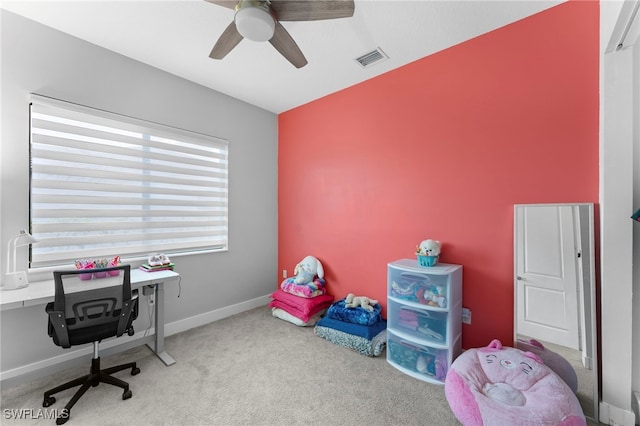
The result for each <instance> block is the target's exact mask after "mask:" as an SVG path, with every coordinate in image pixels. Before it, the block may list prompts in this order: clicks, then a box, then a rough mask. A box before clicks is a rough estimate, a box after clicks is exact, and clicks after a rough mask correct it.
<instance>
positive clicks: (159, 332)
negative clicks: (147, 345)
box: [151, 282, 176, 366]
mask: <svg viewBox="0 0 640 426" xmlns="http://www.w3.org/2000/svg"><path fill="white" fill-rule="evenodd" d="M155 287H156V303H155V305H156V315H155V317H156V324H155V325H156V338H155V349H154V348H151V349H152V350H153V352H155V354H156V355H157V356H158V358H160V360H161V361H162V362H164V364H165V365H167V366H169V365H173V364H175V363H176V360H174V359H173V358H172V357H171V355H169V354H168V353H167V352H166V351H165V350H164V283H161V282H160V283H157V284H156V285H155Z"/></svg>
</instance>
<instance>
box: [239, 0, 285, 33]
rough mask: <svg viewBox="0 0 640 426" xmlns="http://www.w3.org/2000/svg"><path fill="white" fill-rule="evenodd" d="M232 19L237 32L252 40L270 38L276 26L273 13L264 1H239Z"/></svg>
mask: <svg viewBox="0 0 640 426" xmlns="http://www.w3.org/2000/svg"><path fill="white" fill-rule="evenodd" d="M234 20H235V23H236V28H237V29H238V32H239V33H240V34H241V35H242V36H243V37H244V38H248V39H249V40H253V41H268V40H271V38H272V37H273V34H274V31H275V28H276V18H275V15H274V14H273V12H272V11H271V8H270V7H269V4H268V2H266V1H244V0H243V1H239V2H238V5H237V6H236V14H235V18H234Z"/></svg>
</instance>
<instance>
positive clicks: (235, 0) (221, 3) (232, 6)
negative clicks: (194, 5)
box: [206, 0, 238, 9]
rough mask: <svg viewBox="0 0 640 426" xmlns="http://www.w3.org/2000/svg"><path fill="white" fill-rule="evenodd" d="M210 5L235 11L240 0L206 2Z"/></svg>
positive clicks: (211, 0) (209, 0) (210, 0)
mask: <svg viewBox="0 0 640 426" xmlns="http://www.w3.org/2000/svg"><path fill="white" fill-rule="evenodd" d="M206 1H208V2H209V3H213V4H217V5H218V6H222V7H226V8H229V9H235V8H236V4H238V0H206Z"/></svg>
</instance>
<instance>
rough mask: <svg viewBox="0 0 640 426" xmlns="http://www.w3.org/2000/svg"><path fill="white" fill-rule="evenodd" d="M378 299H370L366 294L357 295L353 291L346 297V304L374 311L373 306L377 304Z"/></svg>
mask: <svg viewBox="0 0 640 426" xmlns="http://www.w3.org/2000/svg"><path fill="white" fill-rule="evenodd" d="M377 304H378V301H377V300H375V299H369V298H368V297H366V296H356V295H355V294H353V293H349V294H347V297H346V298H345V299H344V306H345V307H347V308H357V307H361V308H363V309H365V310H367V311H369V312H373V306H372V305H377Z"/></svg>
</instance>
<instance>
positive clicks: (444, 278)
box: [387, 259, 462, 384]
mask: <svg viewBox="0 0 640 426" xmlns="http://www.w3.org/2000/svg"><path fill="white" fill-rule="evenodd" d="M387 295H388V303H387V336H388V338H387V361H388V362H389V364H391V365H393V366H394V367H396V368H397V369H399V370H400V371H402V372H404V373H406V374H409V375H411V376H413V377H415V378H418V379H421V380H425V381H428V382H432V383H438V384H442V383H444V378H445V376H446V373H447V370H448V369H449V366H450V365H451V363H452V362H453V360H454V359H455V358H456V357H457V356H458V355H459V354H460V352H461V350H462V266H460V265H452V264H447V263H439V264H437V265H435V266H420V264H419V263H418V261H417V260H413V259H400V260H397V261H394V262H391V263H389V264H388V265H387Z"/></svg>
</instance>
